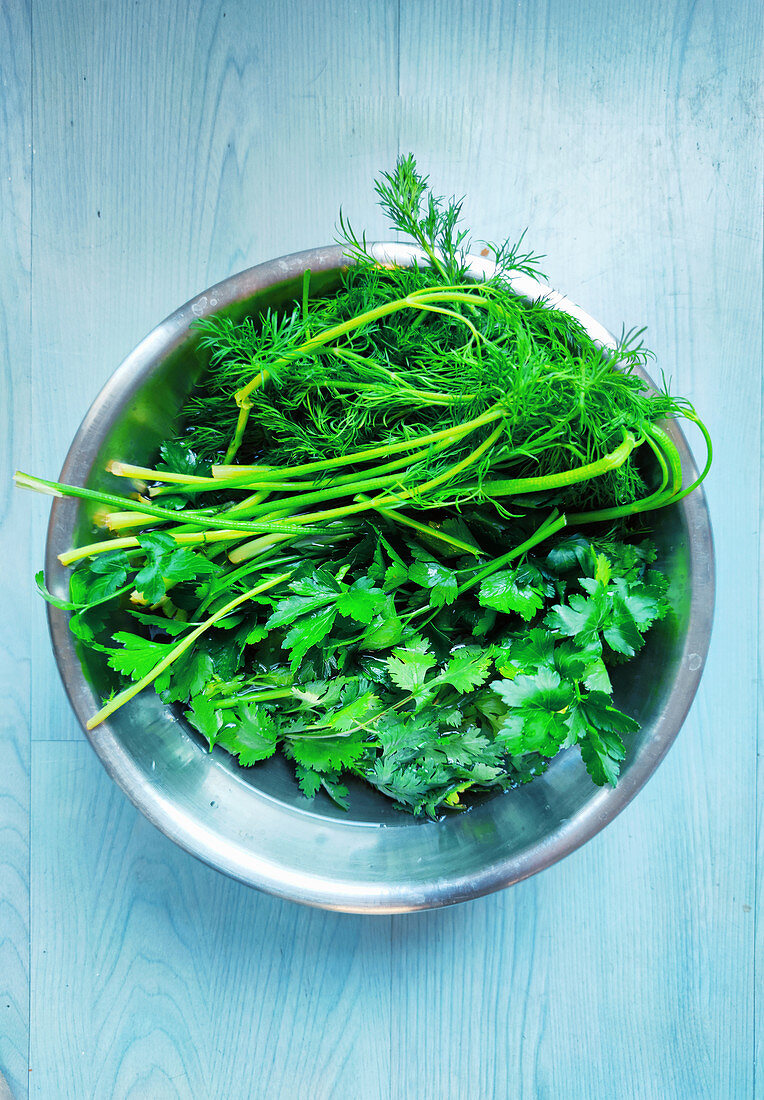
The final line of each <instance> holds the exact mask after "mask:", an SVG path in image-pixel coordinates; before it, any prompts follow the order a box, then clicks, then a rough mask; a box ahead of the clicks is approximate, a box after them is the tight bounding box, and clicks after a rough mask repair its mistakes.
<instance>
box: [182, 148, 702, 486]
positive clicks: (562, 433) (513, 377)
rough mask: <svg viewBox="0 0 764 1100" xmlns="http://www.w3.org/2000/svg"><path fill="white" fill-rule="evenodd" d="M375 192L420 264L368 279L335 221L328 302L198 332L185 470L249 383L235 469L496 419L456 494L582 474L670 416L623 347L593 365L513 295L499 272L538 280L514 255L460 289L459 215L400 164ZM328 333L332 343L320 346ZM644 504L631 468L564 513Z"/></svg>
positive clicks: (463, 443)
mask: <svg viewBox="0 0 764 1100" xmlns="http://www.w3.org/2000/svg"><path fill="white" fill-rule="evenodd" d="M376 189H377V193H378V195H379V197H380V201H381V204H382V206H383V208H384V209H385V211H386V213H387V214H388V216H389V218H390V221H391V224H392V226H393V228H395V229H397V230H399V231H401V232H403V233H406V234H408V235H409V236H410V237H411V238H412V240H413V241H414V243H415V244H417V245H418V246H419V247H420V248H421V250H422V252H423V253H424V258H423V260H422V262H421V264H420V265H415V266H413V267H410V268H387V267H382V266H381V265H380V264H379V263H378V262H377V261H376V259H375V258H374V257H373V255H371V253H370V251H369V249H368V247H367V245H366V242H365V238H361V239H359V238H358V236H357V235H356V234H355V233H354V231H353V230H352V228H351V227H350V225H349V224H348V223H347V221H346V220H345V219H344V218H342V217H341V219H340V225H341V233H342V237H341V239H342V243H343V244H344V245H345V247H346V250H347V252H348V254H349V256H350V257H351V259H352V266H350V267H349V268H348V269H347V271H346V272H345V273H344V274H343V276H342V285H341V287H340V289H339V290H338V292H337V293H336V294H333V295H332V296H331V297H328V298H317V299H310V300H309V301H308V303H307V308H306V307H305V303H303V305H300V304H299V303H295V305H294V307H293V309H292V310H291V311H287V312H286V313H278V312H276V311H272V310H271V311H268V312H266V313H265V314H264V315H263V316H262V317H259V318H256V319H247V320H245V321H244V322H242V323H241V324H234V323H233V322H232V321H231V320H230V319H229V318H226V317H210V318H207V319H205V320H203V321H200V322H198V324H197V328H198V330H199V331H200V334H201V343H202V346H203V347H205V348H207V349H208V350H209V353H210V367H209V370H208V371H207V373H206V376H205V377H204V379H203V381H202V383H201V385H200V386H199V388H198V389H197V390H196V391H195V393H194V394H193V395H192V396H191V398H190V399H189V401H188V403H187V406H186V409H185V418H186V425H187V433H188V434H187V439H188V442H189V444H190V445H191V446H192V447H193V449H194V450H195V451H197V452H198V453H199V454H200V455H202V456H204V457H205V458H207V459H209V460H211V461H220V460H221V459H222V457H223V455H224V454H225V452H226V448H228V447H229V445H230V443H231V439H232V437H233V435H234V433H235V428H236V422H237V417H238V415H239V408H238V407H237V404H236V402H235V400H234V398H235V395H236V394H237V393H238V392H240V391H241V390H242V388H243V387H244V386H246V385H247V384H248V383H249V384H251V383H252V382H253V381H254V380H256V379H260V378H262V375H263V372H266V373H267V378H265V379H263V380H262V382H261V383H259V384H257V385H256V386H255V387H254V388H253V389H252V391H251V392H250V394H249V395H248V396H247V399H246V400H247V402H248V403H249V405H250V406H251V407H250V408H249V413H248V418H247V421H246V427H245V429H244V431H243V433H242V435H241V440H240V444H239V446H238V447H237V454H236V457H237V459H238V461H241V462H252V461H254V460H255V458H257V457H259V456H262V455H265V456H267V460H268V462H270V463H274V464H280V465H284V466H287V465H289V464H290V463H295V462H307V461H310V460H313V459H320V458H326V457H334V456H339V455H346V454H349V453H352V452H353V451H356V450H359V449H361V448H364V447H367V446H369V445H371V444H386V443H396V442H399V441H401V440H406V439H411V438H415V437H417V436H420V435H425V434H427V433H428V432H432V431H433V430H436V429H440V428H443V427H445V426H449V425H451V426H455V427H456V426H458V425H460V424H463V423H465V422H467V421H469V420H472V419H474V418H475V417H477V416H479V415H480V414H481V413H484V412H486V411H488V410H489V409H493V408H496V407H497V406H501V408H502V413H503V420H502V424H503V429H504V430H503V432H502V434H501V437H500V438H499V439H498V440H497V441H496V443H495V444H494V445H493V447H492V448H491V449H490V452H489V453H488V454H487V455H486V457H485V459H484V461H482V462H481V463H480V464H479V466H478V467H477V468H476V469H474V470H470V471H469V472H468V475H467V476H466V480H465V482H464V483H465V484H468V483H469V484H471V483H473V482H474V481H475V479H476V477H477V479H478V480H480V478H481V477H483V476H486V475H487V474H488V472H490V474H491V476H492V477H497V478H515V477H528V476H533V475H545V474H552V473H558V472H560V471H563V470H569V469H573V468H574V467H576V466H579V465H584V464H587V463H590V462H594V461H596V460H597V459H598V458H601V457H602V456H603V455H605V454H608V453H609V452H611V451H612V450H613V449H614V448H616V447H617V446H618V444H619V443H620V442H621V441H622V439H623V433H624V432H632V433H633V434H635V436H639V435H640V434H641V431H642V426H643V425H644V423H645V422H654V421H656V420H659V419H661V418H662V417H666V416H672V415H676V414H677V413H678V412H679V411H680V409H679V405H678V403H677V402H676V401H675V400H674V399H672V398H671V397H670V396H669V395H668V393H665V392H662V393H655V392H651V391H648V390H647V389H646V387H645V386H644V385H643V383H642V382H641V381H640V379H639V378H638V377H637V376H636V375H635V374H633V373H632V368H633V367H634V366H635V365H636V364H643V363H645V362H646V360H647V359H648V358H649V352H647V351H646V349H645V348H644V347H643V345H642V344H641V342H640V341H639V337H638V334H637V337H635V338H631V339H626V340H625V341H624V342H622V343H621V345H620V346H619V348H618V349H617V350H616V351H615V352H614V353H604V352H603V351H602V349H601V348H599V347H598V346H597V345H596V344H595V343H594V341H593V340H592V339H591V338H590V337H589V336H588V335H587V334H586V332H585V331H584V330H583V328H582V327H581V326H580V325H579V324H578V323H577V322H576V321H575V320H574V319H572V318H571V317H570V316H568V315H566V314H563V313H560V312H559V311H555V310H552V309H550V308H549V307H548V306H547V305H545V303H544V302H543V301H535V302H528V301H524V300H522V299H520V298H519V297H518V296H517V295H516V294H515V293H514V292H513V290H512V287H511V283H510V275H511V274H512V273H513V272H518V271H521V272H524V273H527V274H531V275H538V274H539V272H538V268H537V262H538V257H536V256H534V255H533V254H531V253H529V252H524V251H523V250H522V246H521V244H517V245H514V246H513V245H510V244H509V243H506V242H505V243H504V244H503V245H501V246H499V247H495V248H494V249H493V258H494V259H495V262H496V271H495V273H494V274H493V275H491V277H490V278H488V279H487V280H485V281H483V282H475V281H474V280H472V279H469V278H468V277H467V275H466V270H467V266H468V263H467V259H466V257H467V253H468V249H469V246H470V242H469V239H468V237H467V233H466V231H465V230H463V229H461V228H460V223H459V217H460V212H461V202H460V201H456V200H454V199H450V200H445V199H443V198H440V197H438V196H436V195H434V194H433V193H432V191H431V190H430V189H429V188H428V186H427V180H426V177H423V176H420V175H419V174H418V173H417V171H416V167H415V163H414V160H413V158H412V157H405V158H402V159H401V160H400V161H399V163H398V166H397V168H396V170H395V171H394V172H392V173H385V174H383V175H382V176H381V177H380V180H379V181H378V182H377V185H376ZM397 303H402V304H401V306H400V308H396V309H392V310H391V311H390V312H386V313H385V312H383V313H382V315H381V316H380V315H379V313H380V307H391V306H395V305H396V304H397ZM338 327H339V328H341V329H342V328H343V327H344V328H345V331H341V332H340V334H339V335H337V336H335V337H330V338H329V339H328V340H327V341H326V342H320V341H321V338H322V336H323V334H326V333H330V332H332V330H335V329H336V328H338ZM493 426H494V425H493V424H486V425H485V427H483V428H482V429H480V430H479V431H478V433H477V434H475V435H473V436H469V437H464V438H463V439H461V440H460V441H456V442H455V443H454V446H453V448H452V449H450V450H449V452H448V455H447V459H448V460H449V461H453V462H457V461H458V460H459V459H460V458H463V457H464V456H466V455H467V454H468V453H469V451H470V450H472V449H473V448H474V446H475V444H476V443H477V442H482V441H483V440H484V439H485V438H487V437H488V435H490V433H491V431H492V429H493ZM229 457H230V456H229ZM644 488H645V486H644V483H643V480H642V475H641V473H640V471H639V469H638V466H637V464H636V455H634V456H629V458H628V459H627V460H626V462H624V463H623V465H621V466H619V467H618V468H617V469H615V470H612V471H609V472H608V473H606V474H605V475H604V476H602V477H601V478H599V479H598V480H597V482H596V484H595V485H594V486H591V485H590V486H588V487H587V489H586V492H585V494H582V493H581V491H580V489H579V488H578V487H577V486H574V487H572V488H571V489H570V490H568V491H567V493H566V494H565V495H564V503H565V504H566V506H569V507H578V506H579V505H583V504H584V503H585V502H586V501H592V500H594V501H596V502H597V503H598V504H601V505H603V506H604V505H606V504H610V505H616V504H625V503H627V502H628V501H630V500H633V499H635V497H637V496H638V495H639V494H640V493H641V492H643V490H644ZM560 499H561V500H562V499H563V498H560Z"/></svg>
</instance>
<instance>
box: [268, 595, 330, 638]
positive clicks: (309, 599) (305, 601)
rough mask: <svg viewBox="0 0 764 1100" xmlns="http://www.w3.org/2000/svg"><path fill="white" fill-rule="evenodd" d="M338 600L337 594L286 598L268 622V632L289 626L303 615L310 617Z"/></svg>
mask: <svg viewBox="0 0 764 1100" xmlns="http://www.w3.org/2000/svg"><path fill="white" fill-rule="evenodd" d="M336 599H337V594H336V593H335V592H331V593H329V595H328V596H327V595H325V594H324V595H313V596H285V597H284V598H283V599H281V600H279V601H278V603H277V604H276V606H275V609H274V611H273V614H272V615H271V616H270V618H269V619H268V621H267V622H266V624H265V625H266V627H267V629H268V630H274V629H275V628H276V627H280V626H289V624H290V623H293V622H294V621H295V620H296V619H299V618H301V617H302V616H303V615H309V614H310V613H311V612H313V611H317V610H318V608H320V607H326V605H327V604H328V603H334V602H335V600H336Z"/></svg>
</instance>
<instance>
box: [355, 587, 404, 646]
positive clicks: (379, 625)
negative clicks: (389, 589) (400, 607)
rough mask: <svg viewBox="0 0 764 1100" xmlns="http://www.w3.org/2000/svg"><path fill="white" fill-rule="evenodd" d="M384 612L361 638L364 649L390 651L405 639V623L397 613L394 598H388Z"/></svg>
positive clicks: (374, 620) (373, 620)
mask: <svg viewBox="0 0 764 1100" xmlns="http://www.w3.org/2000/svg"><path fill="white" fill-rule="evenodd" d="M387 599H388V602H387V603H386V604H385V607H384V609H383V611H382V612H381V613H380V614H379V615H375V616H374V618H373V619H372V620H371V622H370V624H369V625H368V626H367V627H366V630H364V632H363V634H362V636H361V642H360V645H361V648H362V649H371V650H377V649H389V648H390V647H391V646H394V645H395V644H396V642H399V641H400V640H401V638H402V637H403V623H402V622H401V620H400V619H399V618H398V616H397V615H396V613H395V603H394V602H393V597H392V596H388V598H387Z"/></svg>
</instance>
